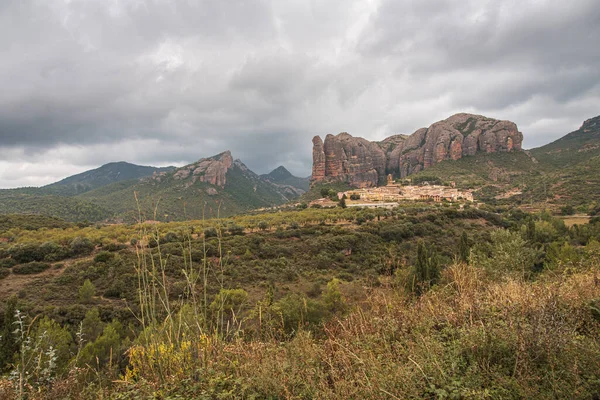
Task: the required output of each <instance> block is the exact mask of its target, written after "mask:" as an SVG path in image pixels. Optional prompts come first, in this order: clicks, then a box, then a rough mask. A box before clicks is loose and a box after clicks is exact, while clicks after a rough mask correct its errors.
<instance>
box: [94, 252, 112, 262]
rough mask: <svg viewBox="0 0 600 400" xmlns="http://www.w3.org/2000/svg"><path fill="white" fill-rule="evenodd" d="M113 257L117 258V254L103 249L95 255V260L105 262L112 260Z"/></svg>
mask: <svg viewBox="0 0 600 400" xmlns="http://www.w3.org/2000/svg"><path fill="white" fill-rule="evenodd" d="M113 258H115V255H114V254H113V253H111V252H108V251H101V252H100V253H98V254H96V257H94V262H97V263H99V262H102V263H105V262H108V261H110V260H112V259H113Z"/></svg>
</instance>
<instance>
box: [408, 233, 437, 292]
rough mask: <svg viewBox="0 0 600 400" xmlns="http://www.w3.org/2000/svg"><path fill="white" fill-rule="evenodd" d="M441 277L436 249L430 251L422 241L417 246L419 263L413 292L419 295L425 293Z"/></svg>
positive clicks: (415, 270)
mask: <svg viewBox="0 0 600 400" xmlns="http://www.w3.org/2000/svg"><path fill="white" fill-rule="evenodd" d="M439 277H440V267H439V258H438V256H437V253H436V251H435V249H433V248H432V249H429V248H428V247H427V245H425V243H424V242H423V241H422V240H420V241H419V243H418V245H417V262H416V264H415V268H414V277H413V288H412V289H413V291H414V292H415V293H416V294H417V295H421V294H423V293H425V292H426V291H427V290H429V288H430V287H431V286H432V285H433V284H435V283H436V282H437V281H438V279H439Z"/></svg>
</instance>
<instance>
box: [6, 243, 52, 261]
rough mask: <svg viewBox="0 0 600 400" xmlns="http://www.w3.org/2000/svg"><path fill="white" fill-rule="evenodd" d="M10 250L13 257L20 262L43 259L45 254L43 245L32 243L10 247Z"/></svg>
mask: <svg viewBox="0 0 600 400" xmlns="http://www.w3.org/2000/svg"><path fill="white" fill-rule="evenodd" d="M8 252H9V254H10V256H11V258H12V259H13V260H15V261H16V262H17V263H19V264H22V263H28V262H32V261H42V260H43V259H44V256H45V254H44V253H43V251H42V249H41V246H38V245H36V244H31V243H28V244H18V245H15V246H13V247H11V248H10V249H8Z"/></svg>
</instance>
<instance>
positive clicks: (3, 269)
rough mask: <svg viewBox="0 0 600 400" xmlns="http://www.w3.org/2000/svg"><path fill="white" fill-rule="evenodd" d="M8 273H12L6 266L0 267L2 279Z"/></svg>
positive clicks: (0, 277)
mask: <svg viewBox="0 0 600 400" xmlns="http://www.w3.org/2000/svg"><path fill="white" fill-rule="evenodd" d="M8 275H10V270H9V269H6V268H0V279H4V278H6V277H7V276H8Z"/></svg>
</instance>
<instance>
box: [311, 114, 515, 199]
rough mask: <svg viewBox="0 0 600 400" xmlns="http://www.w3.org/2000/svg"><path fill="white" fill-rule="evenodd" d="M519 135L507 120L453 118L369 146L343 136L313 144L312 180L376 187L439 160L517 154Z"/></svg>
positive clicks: (363, 140) (315, 141) (467, 115)
mask: <svg viewBox="0 0 600 400" xmlns="http://www.w3.org/2000/svg"><path fill="white" fill-rule="evenodd" d="M522 142H523V135H522V134H521V132H519V131H518V129H517V126H516V125H515V124H514V123H513V122H510V121H500V120H495V119H492V118H487V117H484V116H481V115H473V114H456V115H453V116H451V117H450V118H448V119H446V120H443V121H439V122H436V123H434V124H433V125H431V126H430V127H429V128H421V129H419V130H417V131H416V132H415V133H413V134H412V135H410V136H408V137H405V136H403V135H395V136H392V137H390V138H388V139H386V140H384V141H382V142H379V143H374V142H369V141H367V140H365V139H362V138H355V137H352V136H350V135H349V134H347V133H340V134H339V135H337V136H333V135H327V136H326V138H325V142H324V143H323V141H322V140H321V138H320V137H319V136H315V138H314V139H313V176H312V180H313V182H314V181H320V180H342V181H346V182H348V183H350V184H351V185H353V186H357V187H367V186H375V185H377V183H378V182H380V181H381V180H382V178H383V177H385V175H387V174H393V175H395V176H400V177H405V176H407V175H410V174H414V173H416V172H419V171H421V170H423V169H425V168H428V167H430V166H431V165H433V164H436V163H438V162H440V161H443V160H448V159H452V160H458V159H459V158H462V157H464V156H469V155H474V154H476V153H477V152H486V153H495V152H506V151H513V150H519V151H520V150H521V143H522Z"/></svg>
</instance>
